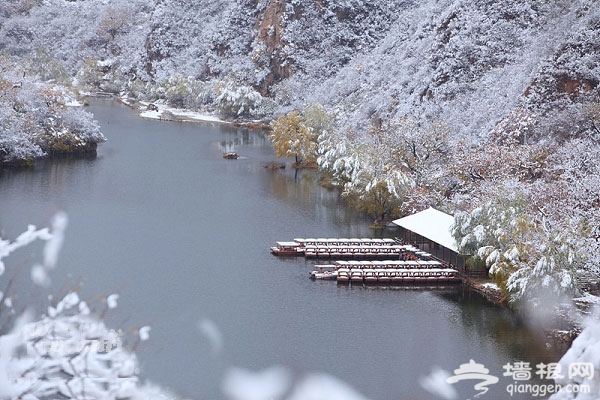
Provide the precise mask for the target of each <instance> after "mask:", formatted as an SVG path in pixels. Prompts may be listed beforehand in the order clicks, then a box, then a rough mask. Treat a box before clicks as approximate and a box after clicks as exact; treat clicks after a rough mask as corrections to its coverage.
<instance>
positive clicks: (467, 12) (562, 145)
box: [0, 0, 600, 298]
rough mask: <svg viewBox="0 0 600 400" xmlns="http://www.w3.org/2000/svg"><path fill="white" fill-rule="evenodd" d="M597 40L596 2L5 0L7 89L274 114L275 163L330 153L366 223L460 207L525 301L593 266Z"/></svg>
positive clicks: (328, 162)
mask: <svg viewBox="0 0 600 400" xmlns="http://www.w3.org/2000/svg"><path fill="white" fill-rule="evenodd" d="M598 37H600V9H599V8H598V7H597V4H595V2H594V1H592V0H574V1H566V0H558V1H553V2H547V1H541V0H529V1H516V0H508V1H503V2H496V1H489V0H474V1H462V0H424V1H410V0H405V1H402V0H393V1H385V2H384V1H363V0H345V1H326V0H315V1H308V0H290V1H282V0H237V1H216V0H204V1H186V0H161V1H158V0H154V1H140V0H127V1H125V0H114V1H94V2H92V1H86V0H69V1H68V0H7V1H4V2H2V4H1V5H0V38H1V40H0V51H2V52H3V56H4V57H6V59H10V62H9V63H6V66H5V67H4V68H3V70H2V74H3V79H4V80H5V81H6V84H5V86H6V88H9V87H10V88H9V89H10V92H11V93H12V94H11V95H12V96H16V94H15V93H16V92H18V90H19V89H18V88H14V87H13V86H12V85H17V84H18V80H19V77H21V76H23V75H24V76H25V77H26V78H27V79H28V80H29V81H37V82H40V84H41V83H42V82H43V83H44V84H45V85H63V86H66V87H70V89H71V90H73V91H75V92H77V91H81V92H83V91H104V92H112V93H115V94H119V93H126V94H128V95H129V96H130V97H133V98H138V99H141V100H146V101H153V102H156V101H162V102H166V103H169V104H171V105H173V106H177V107H185V108H193V109H200V110H204V111H210V112H218V113H220V114H221V116H222V117H224V118H230V119H236V118H244V119H264V120H266V121H268V120H271V119H274V118H278V117H279V118H280V119H279V120H278V123H277V124H276V125H274V126H275V127H282V130H285V132H286V135H288V136H285V135H279V133H278V132H277V129H276V130H275V131H274V134H273V139H274V140H275V142H277V141H278V140H284V142H283V143H276V147H277V148H282V149H283V150H282V152H281V154H288V155H289V154H293V153H296V154H300V153H301V154H302V155H303V157H306V159H307V160H306V161H310V159H311V158H312V160H313V161H318V163H319V165H320V167H321V169H322V171H323V172H324V173H325V174H326V175H327V176H328V177H329V179H330V181H331V182H333V183H335V184H338V185H340V187H342V190H343V195H344V196H345V197H346V198H347V199H348V201H349V202H351V203H352V204H354V205H355V206H357V207H358V208H360V209H363V210H365V211H366V212H369V213H371V214H373V217H374V218H377V219H378V220H380V221H385V220H386V219H389V218H390V217H392V216H397V215H402V214H406V213H410V212H413V211H416V210H420V209H423V208H424V207H427V206H435V207H438V208H442V209H445V210H447V211H449V212H453V213H456V215H457V217H458V220H459V221H460V224H459V225H457V227H456V229H455V234H456V237H457V240H458V241H459V242H460V244H461V248H462V250H463V251H464V252H465V253H468V254H473V255H475V256H476V257H475V258H474V260H475V261H473V262H477V263H482V264H485V265H487V267H488V268H491V271H492V272H494V273H495V276H496V278H497V279H498V282H499V283H500V284H501V286H502V287H503V289H505V290H506V291H507V292H510V293H511V294H512V295H513V296H514V297H515V298H518V297H520V296H522V295H523V294H524V293H525V292H527V291H528V290H529V289H531V288H535V287H536V286H540V287H542V288H545V290H546V289H548V290H550V289H551V291H555V292H560V293H562V292H568V293H569V294H570V295H575V294H576V293H578V292H579V291H580V290H581V289H585V287H584V285H583V284H582V283H581V282H583V281H584V280H585V281H586V282H587V281H589V275H590V274H591V275H592V276H595V275H597V274H598V265H600V261H599V260H598V257H597V256H596V254H599V251H598V250H600V249H599V246H598V238H599V237H600V232H599V231H598V224H599V222H600V221H599V220H598V214H600V213H599V212H598V211H599V210H598V208H599V206H600V199H599V198H598V193H599V192H600V186H599V182H598V178H597V177H598V176H599V172H600V171H598V166H597V165H598V156H599V154H600V151H599V146H598V139H599V135H600V130H599V129H598V127H599V126H600V125H599V121H600V107H599V105H598V104H599V100H598V94H599V92H598V91H599V89H598V84H599V82H600V66H599V61H600V42H598V40H597V38H598ZM7 90H8V89H7ZM13 108H14V107H13ZM294 111H297V112H298V113H296V114H294V113H293V112H294ZM7 112H8V111H7ZM10 112H11V113H12V111H10ZM11 115H12V114H11ZM14 118H18V115H17V116H16V117H14ZM5 126H6V124H3V125H2V129H3V131H1V132H2V133H1V134H2V135H3V136H2V137H4V138H5V137H6V135H7V132H8V130H7V128H5ZM283 128H285V129H283ZM290 132H291V133H290ZM303 132H304V133H306V132H308V134H306V135H304V133H303ZM290 134H291V135H292V137H291V138H290V137H289V135H290ZM294 134H295V135H300V134H302V135H304V136H305V137H303V138H300V139H298V138H294V137H293V135H294ZM282 138H283V139H282ZM297 139H298V140H297ZM304 144H306V146H308V147H307V148H309V149H310V151H308V152H307V149H306V148H301V147H302V146H303V145H304ZM294 146H295V147H294ZM4 151H5V152H6V150H4ZM583 276H586V279H583V278H582V277H583ZM531 277H533V278H531ZM530 278H531V279H530ZM532 282H533V283H532ZM534 297H535V296H534Z"/></svg>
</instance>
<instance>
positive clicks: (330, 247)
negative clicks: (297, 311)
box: [271, 238, 431, 260]
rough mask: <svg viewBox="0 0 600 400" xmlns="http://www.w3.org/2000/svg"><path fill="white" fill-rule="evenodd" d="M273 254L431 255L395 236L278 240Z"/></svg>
mask: <svg viewBox="0 0 600 400" xmlns="http://www.w3.org/2000/svg"><path fill="white" fill-rule="evenodd" d="M271 253H273V254H274V255H276V256H292V257H302V256H304V257H307V258H341V259H343V258H351V259H357V258H371V259H381V258H394V257H397V258H398V259H403V260H417V259H420V258H425V259H427V257H428V256H431V255H430V254H428V253H425V252H422V251H420V250H419V249H418V248H416V247H414V246H411V245H401V244H400V243H399V241H396V240H394V239H368V238H363V239H358V238H354V239H345V238H341V239H336V238H330V239H325V238H321V239H301V238H297V239H294V240H293V241H287V242H284V241H281V242H275V246H273V247H271Z"/></svg>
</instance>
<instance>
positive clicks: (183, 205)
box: [0, 100, 560, 400]
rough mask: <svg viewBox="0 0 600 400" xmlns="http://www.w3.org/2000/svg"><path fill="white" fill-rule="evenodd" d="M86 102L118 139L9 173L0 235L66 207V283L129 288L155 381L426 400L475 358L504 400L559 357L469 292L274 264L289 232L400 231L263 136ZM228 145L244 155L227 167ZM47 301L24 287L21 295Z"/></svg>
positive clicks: (124, 318)
mask: <svg viewBox="0 0 600 400" xmlns="http://www.w3.org/2000/svg"><path fill="white" fill-rule="evenodd" d="M88 110H89V111H91V112H93V113H94V115H95V118H96V119H97V120H98V121H99V122H100V125H101V126H102V131H103V132H104V134H105V135H106V136H107V138H108V142H106V143H105V144H103V145H101V146H100V147H99V150H98V155H97V157H94V158H89V159H77V160H71V159H63V160H54V161H46V162H40V163H39V164H38V165H37V166H36V168H35V169H33V170H24V171H4V172H2V173H0V228H1V229H2V233H3V237H6V238H14V237H15V236H16V235H18V234H19V233H20V232H22V231H23V230H25V228H26V226H27V224H35V225H37V226H39V227H42V226H48V225H49V221H50V220H51V217H52V215H53V213H54V212H56V211H57V210H64V211H66V212H67V213H68V215H69V227H68V229H67V233H66V239H65V245H64V248H63V250H62V252H61V257H60V261H59V267H58V269H57V270H56V271H55V272H53V274H52V278H53V281H54V286H53V290H54V292H55V293H60V292H63V293H64V291H65V290H67V289H69V288H72V287H76V286H77V285H81V296H82V297H83V298H85V299H87V300H88V301H89V302H90V303H91V304H92V305H94V304H96V305H97V306H99V307H100V309H101V306H100V305H101V301H100V300H99V296H103V295H104V296H105V295H109V294H111V293H115V292H116V293H119V294H120V298H119V308H118V309H116V310H114V311H113V312H111V313H109V314H108V316H107V319H108V323H109V325H110V326H112V327H122V328H123V329H125V330H129V329H130V328H133V329H135V328H138V327H140V326H142V325H146V324H148V325H151V326H152V330H151V339H150V341H148V342H144V343H143V344H141V345H140V346H139V347H138V350H137V353H138V356H139V359H140V364H141V368H142V376H143V377H144V378H148V379H150V380H152V381H153V382H156V383H158V384H161V385H163V386H165V387H169V388H172V389H173V390H174V391H176V392H178V393H181V394H183V395H186V396H189V397H191V398H194V399H221V398H223V396H222V394H221V390H220V383H221V380H222V377H223V375H224V373H225V372H226V371H227V370H228V369H229V368H230V367H232V366H237V367H242V368H247V369H251V370H262V369H265V368H268V367H270V366H273V365H282V366H286V367H287V368H289V369H290V370H291V371H293V373H294V374H295V376H296V377H301V376H303V375H304V374H306V373H309V372H315V371H316V372H326V373H328V374H331V375H333V376H335V377H337V378H340V379H342V380H344V381H345V382H347V383H349V384H350V385H351V386H352V387H354V388H355V389H357V390H358V391H359V392H361V393H362V394H363V395H365V396H367V397H369V398H371V399H375V400H389V399H398V400H400V399H424V398H431V397H432V396H431V395H429V394H428V393H427V392H426V391H424V389H423V388H421V387H420V386H419V384H418V383H417V382H418V380H419V378H421V377H423V376H425V375H428V374H429V373H430V372H431V370H432V369H433V368H434V367H436V366H437V367H441V368H443V369H445V370H447V371H453V370H455V369H457V368H458V367H459V365H460V364H464V363H468V362H469V360H470V359H474V360H475V361H476V362H478V363H482V364H484V365H485V366H486V367H487V368H488V369H489V370H490V374H492V375H496V376H499V377H500V383H499V384H497V385H495V386H492V387H490V392H489V393H488V394H486V395H485V396H487V397H486V398H490V399H494V398H508V397H507V396H506V385H507V384H508V383H510V381H509V380H508V378H504V377H502V372H503V369H502V366H503V365H505V364H507V363H514V362H517V361H526V362H530V363H531V365H532V366H535V364H537V363H539V362H540V361H544V362H550V361H557V360H558V359H559V358H560V353H558V352H554V351H552V352H551V351H548V350H547V349H546V344H545V340H544V339H543V337H541V336H539V335H537V334H536V332H535V331H533V330H531V329H528V328H526V327H524V326H523V324H522V323H521V322H520V321H519V320H518V319H517V318H516V317H515V315H514V314H513V313H511V312H509V311H507V310H504V309H501V308H497V307H494V306H491V305H490V304H488V303H487V302H486V301H484V300H483V299H482V298H481V297H480V296H478V295H477V294H475V293H473V292H471V291H470V290H469V289H467V288H464V287H462V286H456V287H450V288H446V289H440V290H427V291H423V290H413V289H410V288H404V289H393V290H392V289H386V288H376V287H368V288H362V287H356V286H354V287H353V286H338V285H337V284H336V282H313V281H310V280H309V279H308V271H310V270H311V269H312V266H313V263H312V262H307V261H306V260H304V259H303V258H292V259H289V258H288V259H284V258H277V257H274V256H272V255H271V254H270V252H269V246H271V245H273V244H274V242H275V241H276V240H290V239H293V238H295V237H381V236H382V235H385V236H393V231H386V232H374V231H372V230H370V229H369V225H370V223H371V221H370V220H369V219H368V218H365V217H364V216H362V215H360V214H358V213H356V212H353V211H352V210H349V209H347V208H346V207H345V206H344V204H343V202H342V201H341V200H340V198H339V193H338V192H337V191H335V190H328V189H325V188H323V187H321V186H319V185H318V183H317V180H318V177H317V174H316V172H315V171H298V172H297V173H296V172H295V171H294V170H292V169H291V168H289V165H288V168H286V169H285V170H275V171H273V170H270V169H266V168H264V167H263V166H264V165H265V164H267V163H268V162H270V161H273V160H274V159H275V157H274V155H273V150H272V149H271V147H270V145H269V142H268V139H267V138H266V135H265V134H264V133H261V132H254V131H249V130H247V129H242V128H235V127H232V126H226V125H210V124H203V123H173V122H161V121H153V120H145V119H142V118H140V117H138V116H137V115H136V114H135V113H134V112H133V111H132V110H130V109H129V108H127V107H125V106H123V105H120V104H118V103H117V102H115V101H112V100H94V101H93V102H92V105H91V106H90V107H88ZM226 151H236V152H238V153H239V154H240V155H241V156H242V157H241V158H240V159H238V160H226V159H223V158H222V154H223V153H224V152H226ZM40 249H41V245H36V246H31V247H29V248H27V249H25V250H21V251H20V252H19V253H18V254H16V255H15V256H12V257H11V258H10V259H9V261H10V263H9V264H13V266H12V268H13V270H14V268H15V267H14V265H17V264H19V263H21V262H23V263H26V264H27V265H30V264H31V263H33V262H34V261H36V260H39V258H40V252H41V250H40ZM9 272H10V268H9ZM22 275H24V278H23V277H21V278H23V279H22V280H27V279H28V274H26V273H23V274H22ZM8 277H9V274H5V275H4V276H3V277H2V280H3V281H2V282H0V284H2V283H3V282H5V281H6V280H7V279H8ZM30 286H31V285H29V284H27V283H25V282H21V283H20V285H19V286H18V287H21V288H25V287H30ZM30 296H31V297H30ZM43 297H44V296H43V295H42V294H41V293H38V292H35V291H33V292H29V291H25V289H22V290H21V292H20V293H19V296H18V298H17V300H16V301H17V302H19V301H20V303H21V304H24V303H35V304H43V303H44V300H42V299H43ZM204 319H209V320H211V321H214V323H215V324H216V326H218V328H219V330H220V331H221V332H222V336H223V350H222V352H220V353H218V354H215V353H214V352H213V351H212V349H211V345H210V343H209V341H208V340H207V338H206V337H205V336H204V335H203V334H202V333H201V331H200V330H199V329H198V327H197V326H198V323H199V322H200V321H202V320H204ZM534 369H535V367H534ZM474 383H476V382H467V383H466V384H463V383H461V384H459V385H457V388H458V389H459V392H460V395H461V396H462V397H463V398H467V396H472V395H473V394H475V393H476V392H474V391H473V384H474ZM485 396H484V397H485ZM521 396H523V395H521ZM513 398H520V397H519V396H518V395H515V396H513ZM521 398H530V397H527V396H525V397H521Z"/></svg>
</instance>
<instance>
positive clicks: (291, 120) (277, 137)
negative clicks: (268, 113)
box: [269, 111, 317, 167]
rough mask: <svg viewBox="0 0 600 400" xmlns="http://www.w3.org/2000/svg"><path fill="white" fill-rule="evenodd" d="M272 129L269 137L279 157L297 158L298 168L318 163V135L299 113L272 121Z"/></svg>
mask: <svg viewBox="0 0 600 400" xmlns="http://www.w3.org/2000/svg"><path fill="white" fill-rule="evenodd" d="M271 129H272V131H271V134H270V135H269V137H270V139H271V141H272V142H273V149H274V150H275V155H276V156H277V157H295V159H296V166H297V167H301V166H308V165H310V164H312V163H314V162H315V161H316V159H317V135H316V134H315V133H314V132H313V129H311V128H309V127H308V126H306V124H305V123H304V119H303V118H302V116H301V115H300V114H298V112H297V111H294V112H292V113H290V114H288V115H283V116H281V117H279V118H277V119H276V120H274V121H272V122H271Z"/></svg>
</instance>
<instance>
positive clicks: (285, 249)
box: [271, 242, 304, 256]
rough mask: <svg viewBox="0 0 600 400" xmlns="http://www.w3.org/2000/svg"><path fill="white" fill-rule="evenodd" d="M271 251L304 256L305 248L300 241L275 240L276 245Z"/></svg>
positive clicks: (283, 254) (282, 254) (279, 254)
mask: <svg viewBox="0 0 600 400" xmlns="http://www.w3.org/2000/svg"><path fill="white" fill-rule="evenodd" d="M271 253H273V254H275V255H276V256H302V255H304V249H303V248H302V247H301V246H300V243H298V242H275V246H273V247H271Z"/></svg>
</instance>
